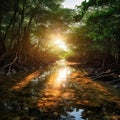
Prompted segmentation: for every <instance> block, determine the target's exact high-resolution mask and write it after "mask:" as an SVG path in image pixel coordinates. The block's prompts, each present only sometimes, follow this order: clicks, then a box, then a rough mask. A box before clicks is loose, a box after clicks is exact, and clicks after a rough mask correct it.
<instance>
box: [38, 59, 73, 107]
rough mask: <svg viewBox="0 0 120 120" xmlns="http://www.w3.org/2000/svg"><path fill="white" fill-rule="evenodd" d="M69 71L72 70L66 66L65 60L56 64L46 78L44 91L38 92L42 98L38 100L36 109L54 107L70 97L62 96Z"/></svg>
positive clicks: (68, 94)
mask: <svg viewBox="0 0 120 120" xmlns="http://www.w3.org/2000/svg"><path fill="white" fill-rule="evenodd" d="M71 71H72V68H70V67H69V66H67V64H66V61H65V60H61V61H58V62H56V67H55V68H54V71H53V72H52V73H51V74H50V76H49V77H48V80H47V82H46V84H45V89H43V90H42V91H41V90H40V94H41V92H42V93H43V97H42V98H41V99H39V100H38V103H37V105H38V107H54V106H56V105H57V104H58V102H60V101H61V99H64V98H65V97H66V96H67V97H68V96H70V93H67V94H64V90H65V88H66V87H67V83H68V80H69V75H70V73H71Z"/></svg>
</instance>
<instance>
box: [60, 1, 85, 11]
mask: <svg viewBox="0 0 120 120" xmlns="http://www.w3.org/2000/svg"><path fill="white" fill-rule="evenodd" d="M82 1H84V0H65V2H64V3H63V4H62V5H63V6H64V7H65V8H71V9H74V7H75V6H76V5H80V4H81V2H82Z"/></svg>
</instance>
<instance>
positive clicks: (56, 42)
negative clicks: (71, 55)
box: [55, 39, 68, 51]
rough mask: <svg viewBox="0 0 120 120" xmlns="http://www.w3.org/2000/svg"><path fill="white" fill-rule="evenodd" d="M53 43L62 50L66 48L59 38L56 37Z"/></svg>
mask: <svg viewBox="0 0 120 120" xmlns="http://www.w3.org/2000/svg"><path fill="white" fill-rule="evenodd" d="M55 44H56V45H57V46H58V47H59V48H61V49H62V50H64V51H67V50H68V48H67V45H66V44H65V43H64V42H63V41H62V40H60V39H56V40H55Z"/></svg>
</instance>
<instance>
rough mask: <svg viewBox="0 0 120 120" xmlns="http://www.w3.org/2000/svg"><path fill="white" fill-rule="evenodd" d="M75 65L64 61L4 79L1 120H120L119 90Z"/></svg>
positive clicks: (0, 91) (0, 85)
mask: <svg viewBox="0 0 120 120" xmlns="http://www.w3.org/2000/svg"><path fill="white" fill-rule="evenodd" d="M75 66H77V64H76V63H70V62H67V61H65V60H60V61H57V62H56V63H54V64H53V65H51V66H49V67H47V68H46V69H45V70H42V71H41V70H37V71H35V72H32V73H30V74H28V73H27V74H26V73H19V74H16V75H13V76H1V77H0V94H1V98H0V118H1V120H119V119H120V98H119V97H118V96H119V95H117V94H118V91H117V90H116V92H117V94H115V92H112V91H114V90H113V89H114V88H112V87H107V86H104V85H102V84H100V83H98V82H95V81H92V80H91V79H89V78H87V77H85V75H86V74H87V72H86V71H85V70H84V69H83V68H80V69H77V67H75Z"/></svg>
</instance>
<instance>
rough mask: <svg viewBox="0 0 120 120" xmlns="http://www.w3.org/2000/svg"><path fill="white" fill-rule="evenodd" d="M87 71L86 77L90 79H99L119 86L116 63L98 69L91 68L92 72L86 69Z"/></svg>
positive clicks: (118, 70)
mask: <svg viewBox="0 0 120 120" xmlns="http://www.w3.org/2000/svg"><path fill="white" fill-rule="evenodd" d="M88 73H89V74H88V77H90V78H91V79H92V80H100V81H103V82H107V83H109V84H112V85H113V86H115V87H116V86H117V88H120V66H118V65H111V66H108V67H105V68H98V69H96V68H95V69H93V70H92V72H91V71H90V72H89V71H88Z"/></svg>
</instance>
